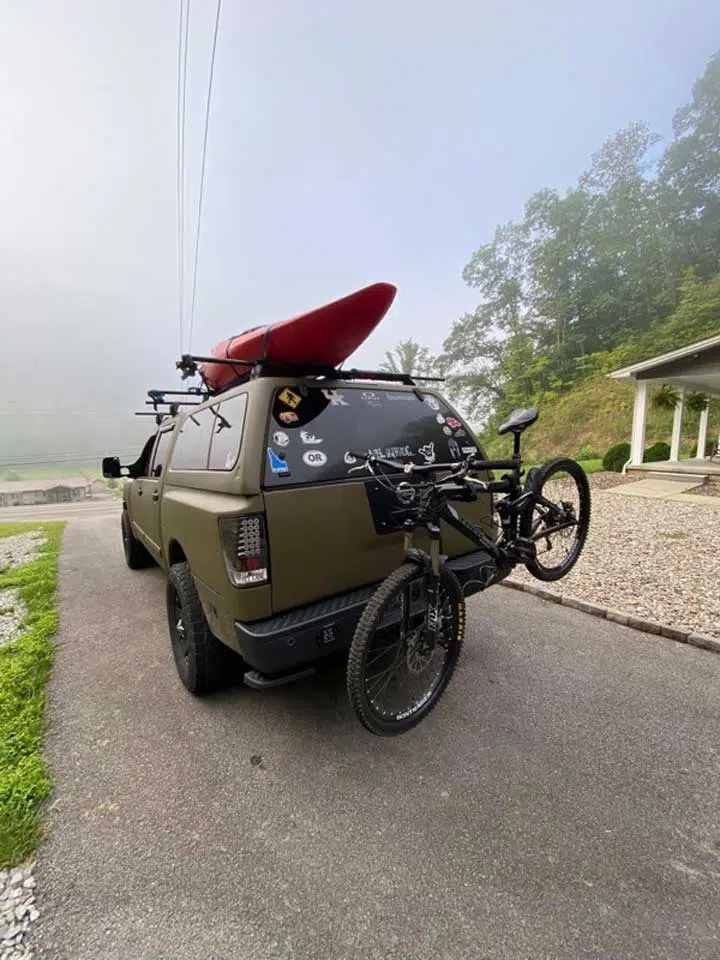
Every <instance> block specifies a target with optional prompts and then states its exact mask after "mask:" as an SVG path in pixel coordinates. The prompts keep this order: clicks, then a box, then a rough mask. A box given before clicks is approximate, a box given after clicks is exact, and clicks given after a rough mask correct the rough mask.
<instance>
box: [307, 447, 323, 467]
mask: <svg viewBox="0 0 720 960" xmlns="http://www.w3.org/2000/svg"><path fill="white" fill-rule="evenodd" d="M303 463H306V464H307V465H308V466H309V467H324V466H325V464H326V463H327V456H326V455H325V454H324V453H323V452H322V450H308V451H307V452H306V453H304V454H303Z"/></svg>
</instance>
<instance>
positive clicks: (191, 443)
mask: <svg viewBox="0 0 720 960" xmlns="http://www.w3.org/2000/svg"><path fill="white" fill-rule="evenodd" d="M214 426H215V416H214V415H213V413H212V412H211V411H210V410H209V409H207V408H206V409H204V410H198V411H197V413H191V414H189V415H188V416H187V417H185V419H184V420H183V422H182V427H181V428H180V436H179V437H178V438H177V442H176V443H175V449H174V450H173V455H172V461H171V463H170V467H171V469H172V470H207V462H208V453H209V450H210V437H211V436H212V431H213V427H214Z"/></svg>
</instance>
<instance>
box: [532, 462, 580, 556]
mask: <svg viewBox="0 0 720 960" xmlns="http://www.w3.org/2000/svg"><path fill="white" fill-rule="evenodd" d="M539 492H540V494H541V496H543V497H544V498H545V499H546V500H549V501H550V502H551V503H552V504H553V505H554V509H551V508H550V507H547V506H545V505H544V504H536V505H535V508H534V510H533V517H532V526H531V536H532V539H533V540H534V541H535V548H536V551H537V556H536V562H537V565H538V566H539V567H542V568H543V569H544V570H546V571H548V572H552V571H558V570H563V569H564V568H565V567H567V566H568V565H570V564H572V562H573V561H574V560H575V557H576V556H577V554H578V552H579V551H580V548H581V547H582V528H583V524H582V519H583V511H584V503H583V498H582V494H581V491H580V487H579V486H578V482H577V480H576V479H575V477H573V476H572V474H570V473H568V472H567V471H565V470H558V471H556V472H555V473H551V474H550V475H549V476H547V477H546V478H545V481H544V483H543V485H542V488H541V490H540V491H539ZM559 524H563V525H564V527H563V529H561V530H555V531H554V532H551V533H549V534H548V535H547V536H545V535H544V531H545V530H552V528H553V527H556V526H558V525H559Z"/></svg>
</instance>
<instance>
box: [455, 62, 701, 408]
mask: <svg viewBox="0 0 720 960" xmlns="http://www.w3.org/2000/svg"><path fill="white" fill-rule="evenodd" d="M674 131H675V138H674V140H673V142H672V143H671V144H670V145H669V146H668V147H667V149H666V150H665V152H664V154H663V155H662V158H661V159H660V161H658V159H657V151H656V148H657V145H658V142H659V138H658V137H657V135H656V134H654V133H653V132H652V131H651V130H650V129H649V127H648V126H647V125H646V124H644V123H639V122H638V123H632V124H629V125H628V126H627V127H626V128H624V129H623V130H620V131H618V133H616V134H615V135H614V136H612V137H610V138H608V139H607V140H606V141H605V142H604V143H603V144H602V145H601V147H600V149H599V150H598V151H597V152H596V153H595V154H594V156H593V157H592V158H591V161H590V164H589V166H588V168H587V170H585V171H584V172H583V173H582V174H581V176H580V177H579V178H578V181H577V184H576V185H575V186H573V187H572V188H570V189H569V190H567V191H565V192H564V193H561V192H560V191H558V190H550V189H546V190H540V191H538V192H537V193H535V194H534V195H533V196H532V197H530V199H529V200H528V201H527V203H526V205H525V209H524V211H523V217H522V220H520V221H518V222H515V221H511V222H509V223H507V224H504V225H502V226H499V227H497V228H496V230H495V233H494V235H493V238H492V240H491V241H490V242H489V243H485V244H483V245H482V246H480V247H479V248H478V249H477V250H476V251H475V252H474V253H473V254H472V256H471V258H470V260H469V261H468V263H467V265H466V266H465V269H464V270H463V279H464V281H465V283H466V284H468V285H469V286H471V287H473V288H474V289H476V290H477V292H478V297H479V303H478V306H477V308H476V309H475V310H474V311H473V312H472V313H467V314H465V315H464V316H462V317H461V318H460V319H459V320H457V321H456V322H455V324H454V325H453V328H452V330H451V332H450V334H449V336H448V337H447V339H446V340H445V343H444V344H443V358H442V362H443V366H444V367H445V368H446V370H447V376H448V383H449V386H450V390H451V392H453V393H454V394H455V396H456V397H457V398H458V399H462V400H464V401H465V402H466V403H467V405H468V406H469V407H470V408H471V410H472V412H474V413H475V414H476V415H478V416H483V417H487V418H492V417H495V416H498V415H501V414H502V413H503V412H506V411H507V409H508V408H509V407H511V406H514V405H519V404H522V403H528V402H530V401H531V400H533V398H538V397H540V396H544V397H545V398H547V396H548V395H553V394H557V393H558V392H562V391H565V390H567V389H570V388H571V387H572V386H573V385H574V384H576V383H577V382H578V381H579V380H582V379H584V378H587V377H589V376H592V375H593V374H595V373H598V372H599V371H600V370H601V369H602V367H603V364H604V363H605V362H606V359H607V357H608V356H610V354H613V355H615V356H617V352H618V351H620V352H621V353H623V354H624V355H627V356H629V355H631V354H633V353H636V352H637V348H638V346H639V345H640V344H644V343H645V342H647V340H648V338H649V337H650V339H658V338H657V337H655V336H654V334H656V333H657V334H659V335H660V339H664V340H666V341H667V340H671V341H673V345H674V346H675V345H678V342H680V343H682V342H688V340H689V339H691V338H692V333H693V331H696V330H698V329H705V321H706V320H707V318H708V316H709V315H711V314H712V313H713V311H714V302H715V288H714V286H713V283H714V282H713V283H711V284H710V287H705V286H703V281H704V280H706V279H708V278H709V277H711V276H712V274H713V273H715V272H716V271H717V268H718V260H717V251H718V249H720V54H718V55H716V56H715V57H713V58H712V59H711V61H710V63H709V64H708V67H707V69H706V70H705V72H704V74H703V75H702V76H701V77H700V78H699V79H698V81H697V82H696V84H695V86H694V87H693V98H692V102H691V103H690V104H688V105H687V106H686V107H683V108H681V109H680V110H679V111H677V113H676V115H675V121H674ZM688 266H692V267H694V268H695V269H696V272H695V273H693V274H687V267H688ZM698 285H699V286H698ZM676 307H677V308H678V309H677V310H676ZM668 318H672V323H671V325H670V326H671V328H672V329H670V328H666V327H665V326H664V324H665V321H666V320H667V319H668ZM651 334H652V335H653V336H652V337H651ZM683 334H687V338H686V339H685V340H684V341H683V340H682V339H681V336H682V335H683ZM658 349H660V348H659V346H658ZM652 352H655V353H657V352H658V350H657V349H656V350H654V351H651V353H652ZM627 362H631V361H627ZM620 365H622V363H621V364H620Z"/></svg>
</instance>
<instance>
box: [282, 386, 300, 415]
mask: <svg viewBox="0 0 720 960" xmlns="http://www.w3.org/2000/svg"><path fill="white" fill-rule="evenodd" d="M280 400H282V402H283V403H284V404H285V405H286V406H288V407H290V408H291V409H292V410H295V409H296V407H299V406H300V402H301V400H302V397H301V396H300V395H299V394H297V393H295V392H294V391H292V390H291V389H290V388H289V387H285V389H284V390H281V391H280Z"/></svg>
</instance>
